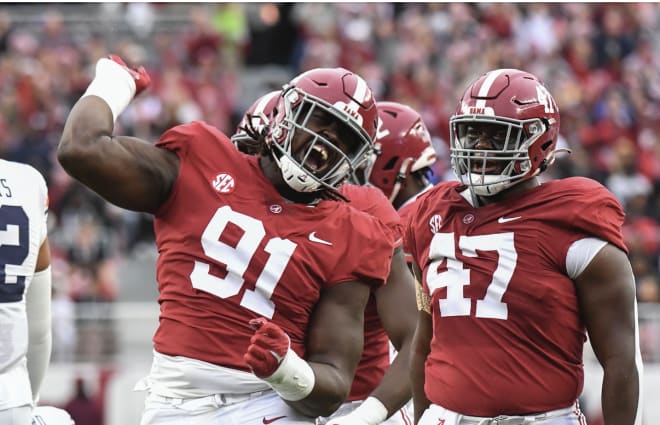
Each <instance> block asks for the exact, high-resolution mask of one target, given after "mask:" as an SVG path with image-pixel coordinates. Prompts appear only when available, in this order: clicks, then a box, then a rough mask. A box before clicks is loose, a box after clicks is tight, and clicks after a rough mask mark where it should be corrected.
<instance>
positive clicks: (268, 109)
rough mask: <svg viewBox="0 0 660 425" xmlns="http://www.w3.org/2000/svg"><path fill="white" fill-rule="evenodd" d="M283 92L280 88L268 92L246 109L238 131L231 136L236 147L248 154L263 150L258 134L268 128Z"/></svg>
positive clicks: (261, 133)
mask: <svg viewBox="0 0 660 425" xmlns="http://www.w3.org/2000/svg"><path fill="white" fill-rule="evenodd" d="M281 93H282V92H281V91H280V90H276V91H272V92H269V93H266V94H265V95H263V96H261V97H260V98H259V99H257V100H255V101H254V103H253V104H252V105H250V107H249V108H248V109H247V111H245V114H244V115H243V118H242V119H241V121H240V123H239V124H238V128H237V129H236V132H235V133H234V135H233V136H231V141H232V143H234V146H236V149H238V150H239V151H241V152H243V153H246V154H248V155H256V154H259V153H260V152H261V150H262V149H263V146H262V145H261V140H259V139H260V137H256V136H261V135H263V134H264V133H265V132H266V130H267V129H268V125H269V124H270V120H271V119H272V116H273V115H274V114H275V111H276V107H277V104H278V101H279V97H280V95H281Z"/></svg>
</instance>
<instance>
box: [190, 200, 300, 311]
mask: <svg viewBox="0 0 660 425" xmlns="http://www.w3.org/2000/svg"><path fill="white" fill-rule="evenodd" d="M229 223H231V224H233V225H235V226H238V227H240V228H241V230H243V236H241V239H240V240H239V241H238V242H237V243H236V246H231V245H228V244H226V243H224V242H222V241H220V240H219V238H220V235H222V232H223V231H224V230H225V227H227V225H228V224H229ZM265 236H266V230H265V229H264V225H263V223H262V222H261V221H260V220H257V219H255V218H253V217H250V216H248V215H245V214H242V213H239V212H236V211H234V210H232V209H231V207H229V206H228V205H225V206H223V207H220V208H218V209H217V210H216V212H215V214H214V215H213V217H212V218H211V221H209V224H207V225H206V229H204V233H202V249H203V250H204V254H206V255H207V256H208V257H209V258H212V259H214V260H215V261H217V262H218V263H221V264H225V265H226V267H227V275H226V276H225V277H224V278H221V277H218V276H214V275H212V274H210V273H209V270H210V266H209V264H207V263H204V262H202V261H195V267H194V268H193V271H192V272H191V273H190V281H191V282H192V286H193V288H196V289H200V290H202V291H204V292H208V293H210V294H212V295H215V296H217V297H220V298H229V297H232V296H234V295H236V294H238V292H239V291H240V290H241V287H242V286H243V283H244V279H243V275H244V273H245V272H246V270H247V268H248V265H249V264H250V260H252V257H253V256H254V254H255V253H256V252H257V249H258V248H259V245H260V244H261V241H262V240H263V238H264V237H265ZM296 247H297V245H296V244H295V243H293V242H291V241H290V240H288V239H281V238H271V239H269V240H268V242H267V243H266V246H265V248H264V249H265V251H266V252H267V253H269V254H270V256H269V257H268V261H266V264H265V265H264V268H263V270H262V271H261V274H260V275H259V278H258V279H257V281H256V284H255V288H254V290H252V289H246V290H245V293H244V294H243V297H242V298H241V302H240V305H241V306H243V307H245V308H248V309H250V310H252V311H254V312H255V313H258V314H260V315H262V316H264V317H267V318H269V319H271V318H272V317H273V314H274V313H275V304H274V303H273V302H272V301H271V299H270V298H271V296H272V295H273V291H274V290H275V287H276V286H277V284H278V282H279V280H280V278H281V277H282V274H283V273H284V269H285V268H286V266H287V264H289V260H290V259H291V256H292V255H293V252H294V251H295V250H296Z"/></svg>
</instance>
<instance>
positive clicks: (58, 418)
mask: <svg viewBox="0 0 660 425" xmlns="http://www.w3.org/2000/svg"><path fill="white" fill-rule="evenodd" d="M32 425H76V423H75V422H74V420H73V419H72V418H71V415H69V412H67V411H66V410H64V409H58V408H57V407H53V406H37V407H35V408H34V410H33V412H32Z"/></svg>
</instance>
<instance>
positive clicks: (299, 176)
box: [273, 155, 321, 192]
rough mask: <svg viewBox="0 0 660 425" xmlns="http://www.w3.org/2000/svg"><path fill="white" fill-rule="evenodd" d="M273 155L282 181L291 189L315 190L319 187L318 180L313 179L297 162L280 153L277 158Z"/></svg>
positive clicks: (297, 190)
mask: <svg viewBox="0 0 660 425" xmlns="http://www.w3.org/2000/svg"><path fill="white" fill-rule="evenodd" d="M273 156H274V158H275V162H277V165H279V167H280V171H281V172H282V177H283V178H284V181H285V182H286V184H287V185H289V187H290V188H291V189H293V190H295V191H296V192H315V191H317V190H319V189H320V188H321V184H320V183H319V182H317V181H316V180H314V179H313V178H312V177H311V176H310V175H309V174H308V173H307V172H305V170H303V169H302V168H301V167H300V166H298V164H296V163H295V162H293V161H291V159H290V158H289V157H288V156H286V155H282V156H281V157H279V158H277V155H273Z"/></svg>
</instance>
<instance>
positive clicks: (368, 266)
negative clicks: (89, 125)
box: [154, 122, 394, 371]
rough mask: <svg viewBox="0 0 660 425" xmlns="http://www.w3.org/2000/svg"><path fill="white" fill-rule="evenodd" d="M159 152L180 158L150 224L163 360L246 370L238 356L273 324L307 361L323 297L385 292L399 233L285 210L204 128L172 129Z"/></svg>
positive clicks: (240, 158)
mask: <svg viewBox="0 0 660 425" xmlns="http://www.w3.org/2000/svg"><path fill="white" fill-rule="evenodd" d="M158 146H160V147H163V148H165V149H170V150H172V151H175V152H176V153H177V155H178V156H179V158H180V161H181V162H180V169H179V176H178V178H177V181H176V183H175V186H174V188H173V190H172V194H171V195H170V198H169V199H168V200H167V201H166V203H165V204H164V205H163V206H162V207H161V208H160V210H159V211H158V212H157V213H156V215H155V221H154V228H155V232H156V243H157V246H158V251H159V258H158V263H157V280H158V287H159V292H160V295H159V302H160V305H161V314H160V325H159V328H158V330H157V331H156V334H155V336H154V348H155V349H156V351H158V352H160V353H163V354H168V355H180V356H186V357H190V358H194V359H198V360H203V361H206V362H210V363H214V364H217V365H221V366H225V367H230V368H234V369H239V370H245V371H247V370H248V368H247V365H245V363H244V362H243V354H244V353H245V351H246V350H247V346H248V345H249V341H250V337H251V336H252V335H253V333H254V330H253V329H252V328H251V327H250V326H249V324H248V321H249V320H250V319H253V318H256V317H266V318H269V319H271V320H272V321H273V322H274V323H276V324H278V325H279V326H281V327H282V329H284V331H286V332H287V333H288V334H289V336H290V337H291V347H292V349H294V350H295V351H296V352H297V353H298V354H299V355H301V356H304V354H305V351H304V341H305V332H306V329H307V327H308V322H309V318H310V315H311V314H312V311H313V309H314V306H315V304H316V302H317V300H318V299H319V296H320V293H321V291H322V290H323V288H324V287H327V286H330V285H335V284H339V283H342V282H348V281H362V282H365V283H367V284H370V285H373V286H380V285H382V284H383V283H384V281H385V278H386V277H387V275H388V273H389V266H390V261H391V255H392V250H393V246H394V245H393V244H394V240H393V239H394V235H392V233H391V231H390V230H389V229H388V228H387V227H386V226H385V225H383V224H381V223H380V221H379V220H377V219H375V218H373V217H371V216H370V215H368V214H366V213H363V212H360V211H357V210H355V209H354V208H351V207H350V206H349V205H348V204H347V203H345V202H337V201H322V202H320V203H319V204H318V205H316V206H307V205H303V204H296V203H290V202H287V201H286V200H284V199H283V198H282V197H281V196H280V195H279V193H278V192H277V191H276V190H275V188H274V187H273V185H272V184H271V183H270V181H269V180H268V179H267V178H266V177H265V176H264V174H263V172H262V171H261V168H260V166H259V163H258V161H259V158H257V157H252V156H248V155H245V154H242V153H240V152H238V151H237V150H236V149H235V148H234V146H233V145H232V143H231V141H230V140H229V139H228V138H227V137H226V136H225V135H224V134H222V133H221V132H220V131H218V130H217V129H215V128H213V127H211V126H208V125H206V124H203V123H200V122H194V123H191V124H187V125H182V126H178V127H175V128H173V129H170V130H168V131H167V132H166V133H165V134H163V136H162V137H161V139H160V141H159V142H158Z"/></svg>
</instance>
